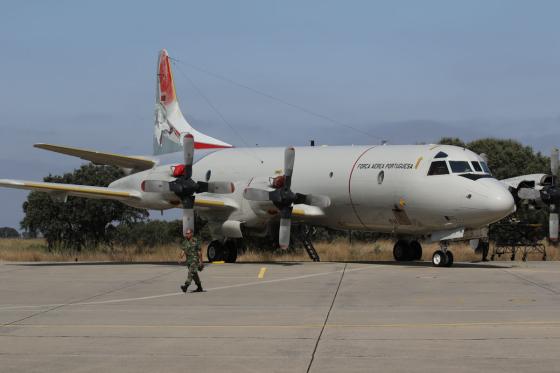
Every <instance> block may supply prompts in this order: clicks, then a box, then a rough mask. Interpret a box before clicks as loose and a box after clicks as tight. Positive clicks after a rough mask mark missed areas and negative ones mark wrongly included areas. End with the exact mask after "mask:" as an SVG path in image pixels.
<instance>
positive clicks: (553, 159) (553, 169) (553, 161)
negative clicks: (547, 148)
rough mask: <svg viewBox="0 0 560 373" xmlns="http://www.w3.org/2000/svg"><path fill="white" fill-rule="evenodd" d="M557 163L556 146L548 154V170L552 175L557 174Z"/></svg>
mask: <svg viewBox="0 0 560 373" xmlns="http://www.w3.org/2000/svg"><path fill="white" fill-rule="evenodd" d="M558 163H559V162H558V148H554V149H552V154H550V171H551V172H552V175H554V176H558Z"/></svg>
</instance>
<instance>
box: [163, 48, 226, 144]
mask: <svg viewBox="0 0 560 373" xmlns="http://www.w3.org/2000/svg"><path fill="white" fill-rule="evenodd" d="M187 133H190V134H192V135H193V137H194V140H195V149H216V148H231V147H232V145H230V144H228V143H226V142H223V141H221V140H218V139H215V138H213V137H210V136H208V135H205V134H203V133H201V132H198V131H197V130H195V129H194V128H193V127H192V126H191V125H190V124H189V122H187V120H186V119H185V117H184V116H183V113H182V112H181V108H180V107H179V102H178V101H177V93H176V91H175V82H174V80H173V72H172V70H171V60H170V58H169V54H168V53H167V51H166V50H165V49H163V50H161V51H160V53H159V58H158V65H157V79H156V110H155V123H154V154H155V155H158V154H166V153H174V152H179V151H182V149H183V145H182V143H183V141H182V139H183V136H184V135H185V134H187Z"/></svg>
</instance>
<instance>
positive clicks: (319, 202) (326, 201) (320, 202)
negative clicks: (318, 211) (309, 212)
mask: <svg viewBox="0 0 560 373" xmlns="http://www.w3.org/2000/svg"><path fill="white" fill-rule="evenodd" d="M305 204H306V205H311V206H316V207H319V208H322V209H324V208H327V207H329V206H330V205H331V199H330V198H329V197H327V196H321V195H316V194H307V195H306V196H305Z"/></svg>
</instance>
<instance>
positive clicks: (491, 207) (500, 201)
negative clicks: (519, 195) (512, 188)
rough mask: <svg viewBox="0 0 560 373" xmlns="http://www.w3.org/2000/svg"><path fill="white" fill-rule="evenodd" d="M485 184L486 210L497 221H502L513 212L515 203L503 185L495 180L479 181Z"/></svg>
mask: <svg viewBox="0 0 560 373" xmlns="http://www.w3.org/2000/svg"><path fill="white" fill-rule="evenodd" d="M480 181H482V182H483V184H485V187H486V188H485V189H486V196H487V197H488V199H487V202H486V206H485V208H486V210H488V212H490V213H492V214H493V215H494V216H495V217H496V218H497V219H502V218H505V217H506V216H508V215H509V214H511V213H513V212H515V201H514V199H513V196H512V195H511V193H510V192H509V190H508V189H507V188H506V186H505V185H503V184H502V183H500V182H499V181H497V180H495V179H485V180H480Z"/></svg>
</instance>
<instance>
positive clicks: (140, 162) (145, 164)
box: [34, 144, 156, 171]
mask: <svg viewBox="0 0 560 373" xmlns="http://www.w3.org/2000/svg"><path fill="white" fill-rule="evenodd" d="M34 146H35V147H36V148H39V149H45V150H49V151H51V152H55V153H61V154H66V155H70V156H73V157H79V158H81V159H84V160H86V161H90V162H93V163H94V164H98V165H112V166H117V167H122V168H128V169H133V170H136V171H144V170H149V169H150V168H153V167H154V166H155V165H156V162H155V161H153V160H151V159H148V158H143V157H130V156H126V155H119V154H112V153H102V152H98V151H95V150H87V149H80V148H72V147H69V146H60V145H51V144H35V145H34Z"/></svg>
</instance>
